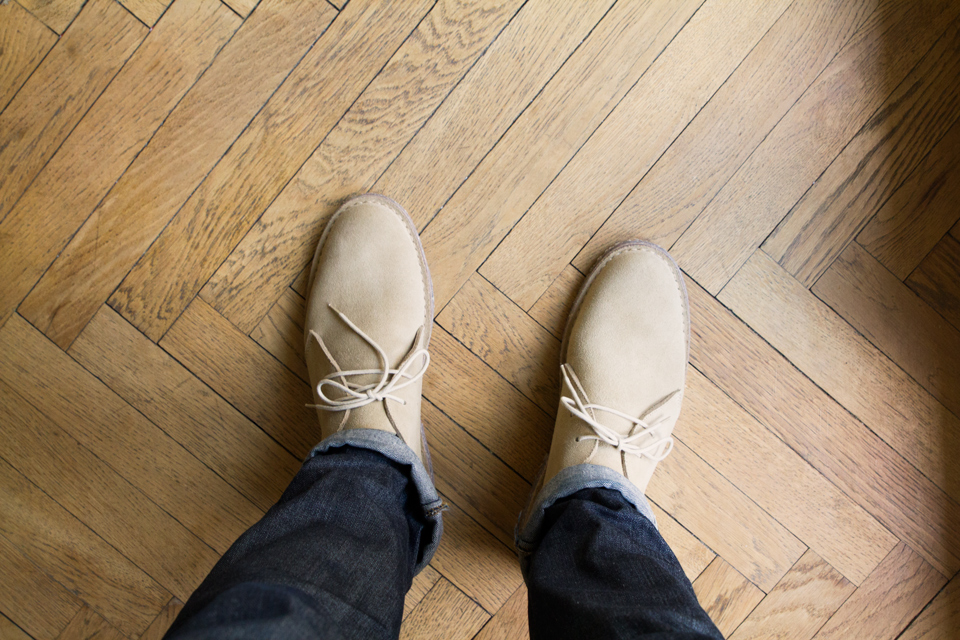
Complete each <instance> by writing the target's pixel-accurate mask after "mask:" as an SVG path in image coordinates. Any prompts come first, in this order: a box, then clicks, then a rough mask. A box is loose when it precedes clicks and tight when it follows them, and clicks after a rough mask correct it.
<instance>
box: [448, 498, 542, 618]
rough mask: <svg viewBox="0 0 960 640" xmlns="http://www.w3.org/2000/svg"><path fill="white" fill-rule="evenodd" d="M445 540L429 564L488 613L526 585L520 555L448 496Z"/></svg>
mask: <svg viewBox="0 0 960 640" xmlns="http://www.w3.org/2000/svg"><path fill="white" fill-rule="evenodd" d="M440 497H441V498H443V499H444V502H446V503H447V505H448V506H449V507H450V508H449V509H448V510H447V511H445V512H444V514H443V538H441V540H440V546H439V547H438V548H437V553H436V555H434V557H433V560H432V561H431V562H430V564H431V565H432V566H433V567H434V568H435V569H436V570H437V571H439V572H440V574H441V575H442V576H443V577H444V578H446V579H447V580H449V581H450V582H452V583H453V584H454V585H455V586H456V587H457V588H458V589H460V590H461V591H463V592H464V593H465V594H466V595H467V596H468V597H470V598H472V599H473V600H475V601H476V602H478V603H479V604H480V606H481V607H483V608H484V609H485V610H486V611H487V612H491V611H497V610H498V609H500V607H502V606H503V604H504V603H505V602H506V601H507V600H508V599H509V598H510V596H511V595H513V593H514V592H515V591H516V590H517V588H518V587H519V586H520V585H521V584H522V583H523V578H522V576H521V575H520V566H519V564H518V563H517V554H516V551H515V550H514V549H513V548H512V547H508V546H507V545H505V544H503V543H502V542H500V541H499V540H497V539H496V538H495V537H494V536H493V535H491V534H490V533H488V532H487V531H485V530H484V529H483V527H481V526H480V525H479V524H477V522H475V521H474V520H473V519H472V518H470V516H468V515H467V514H466V513H464V512H463V511H462V510H461V509H460V508H459V507H457V505H456V504H455V503H452V502H451V501H450V500H449V499H448V497H447V496H444V495H443V494H441V495H440Z"/></svg>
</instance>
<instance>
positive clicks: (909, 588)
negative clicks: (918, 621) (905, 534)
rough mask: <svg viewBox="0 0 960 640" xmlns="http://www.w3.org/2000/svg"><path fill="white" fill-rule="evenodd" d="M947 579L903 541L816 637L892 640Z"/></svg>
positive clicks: (820, 638) (822, 639) (824, 639)
mask: <svg viewBox="0 0 960 640" xmlns="http://www.w3.org/2000/svg"><path fill="white" fill-rule="evenodd" d="M945 582H946V579H945V578H944V577H943V576H941V575H940V574H938V573H937V572H936V570H935V569H934V568H933V567H931V566H930V565H928V564H927V563H926V562H924V561H923V559H922V558H921V557H920V556H918V555H917V554H916V553H914V552H913V551H912V550H911V549H910V547H908V546H907V545H906V544H903V543H901V544H899V545H897V547H896V548H895V549H894V550H893V551H891V552H890V555H888V556H887V557H886V558H885V559H884V561H883V562H882V563H880V566H879V567H877V568H876V570H874V572H873V573H872V574H870V577H869V578H868V579H867V580H866V581H864V583H863V584H862V585H860V588H859V589H857V590H856V592H855V593H854V594H853V595H852V596H850V598H849V599H848V600H847V601H846V602H844V603H843V606H842V607H840V609H839V610H838V611H837V613H836V614H834V616H833V617H832V618H830V620H829V621H828V622H827V624H825V625H824V626H823V628H822V629H821V630H820V632H819V633H818V634H817V635H816V636H814V637H815V638H817V640H830V639H831V638H851V637H857V638H863V639H864V640H888V639H889V640H892V639H893V638H896V637H897V636H898V635H899V634H900V632H901V631H902V630H903V628H904V627H906V626H907V624H908V623H909V622H910V620H912V619H913V617H914V616H916V615H917V614H918V613H920V610H921V609H923V607H924V605H926V604H927V603H928V602H929V601H930V599H931V598H933V596H934V595H935V594H936V593H937V591H939V590H940V587H942V586H943V584H944V583H945Z"/></svg>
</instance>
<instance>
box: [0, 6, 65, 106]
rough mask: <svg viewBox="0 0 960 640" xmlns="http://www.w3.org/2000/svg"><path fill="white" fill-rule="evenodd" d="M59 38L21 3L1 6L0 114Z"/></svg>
mask: <svg viewBox="0 0 960 640" xmlns="http://www.w3.org/2000/svg"><path fill="white" fill-rule="evenodd" d="M56 41H57V37H56V36H55V35H54V34H53V33H52V32H51V31H50V30H49V29H47V28H46V27H45V26H44V25H43V23H42V22H40V21H39V20H37V19H36V18H34V17H33V16H32V15H30V12H29V11H27V10H26V9H24V8H23V7H22V6H20V4H19V3H17V2H11V3H10V4H5V5H0V51H3V57H2V58H0V112H2V111H3V109H4V108H6V106H7V105H8V104H9V103H10V101H11V100H12V99H13V96H15V95H16V93H17V91H18V90H19V89H20V87H22V86H23V83H24V82H26V81H27V78H29V77H30V74H31V73H33V70H34V69H36V68H37V65H38V64H40V61H41V60H43V57H44V56H45V55H47V52H48V51H50V47H52V46H53V45H54V44H55V43H56Z"/></svg>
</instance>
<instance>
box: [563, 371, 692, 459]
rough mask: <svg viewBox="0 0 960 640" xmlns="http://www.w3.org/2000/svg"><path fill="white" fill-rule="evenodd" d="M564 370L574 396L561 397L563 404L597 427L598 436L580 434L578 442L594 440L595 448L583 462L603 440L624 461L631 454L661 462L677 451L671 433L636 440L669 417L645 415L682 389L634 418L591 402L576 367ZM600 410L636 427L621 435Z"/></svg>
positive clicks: (595, 430) (595, 450) (678, 391)
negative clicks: (605, 421)
mask: <svg viewBox="0 0 960 640" xmlns="http://www.w3.org/2000/svg"><path fill="white" fill-rule="evenodd" d="M560 372H561V373H563V381H564V384H565V385H566V387H567V388H568V389H569V390H570V395H572V396H573V397H572V398H569V397H567V396H561V398H560V404H562V405H563V406H564V407H566V409H567V411H569V412H570V413H571V414H572V415H574V416H575V417H577V418H580V419H581V420H583V421H584V422H585V423H587V425H588V426H589V427H590V428H591V429H593V432H594V433H595V434H596V435H594V436H579V437H577V442H581V441H583V440H593V441H594V443H593V450H591V452H590V455H588V456H587V459H586V460H584V461H583V463H582V464H586V463H588V462H590V461H591V460H592V459H593V456H594V455H596V453H597V451H598V450H599V448H600V443H601V442H603V443H605V444H608V445H610V446H611V447H614V448H616V450H617V452H618V453H620V454H621V463H623V456H624V455H627V454H629V455H634V456H640V457H645V458H649V459H650V460H653V461H654V462H659V461H660V460H663V459H664V458H666V457H667V456H668V455H670V452H671V451H673V438H672V437H671V436H665V437H663V438H658V439H656V440H654V441H653V442H651V443H649V444H646V445H643V446H640V445H637V444H634V443H635V442H636V441H637V440H640V439H641V438H643V437H644V436H647V435H649V434H652V433H653V430H654V429H656V428H657V427H658V426H660V425H661V424H663V422H664V420H666V416H660V417H659V418H657V419H656V420H654V421H653V422H649V423H648V422H646V421H645V420H644V418H645V417H646V416H648V415H650V414H651V413H653V412H654V411H656V410H657V409H659V408H660V407H662V406H663V405H664V404H666V403H667V402H668V401H669V400H670V399H671V398H673V397H674V396H675V395H677V394H678V393H680V390H679V389H677V390H676V391H674V392H672V393H670V394H668V395H667V396H665V397H664V398H663V399H661V400H659V401H658V402H656V403H654V405H653V406H652V407H650V408H649V409H647V410H646V411H644V412H643V413H642V414H641V415H640V417H637V418H634V417H633V416H630V415H627V414H626V413H623V412H622V411H617V410H616V409H611V408H610V407H604V406H602V405H599V404H593V403H591V402H589V398H587V393H586V391H584V389H583V385H581V384H580V380H579V378H577V374H576V373H574V371H573V368H572V367H571V366H570V365H569V364H563V365H561V366H560ZM597 411H604V412H607V413H610V414H613V415H615V416H617V417H620V418H623V419H624V420H628V421H630V422H631V423H632V424H633V428H631V429H630V431H629V433H627V435H625V436H624V435H621V434H619V433H617V432H616V431H614V430H613V429H611V428H610V427H608V426H606V425H603V424H601V423H600V422H599V421H598V420H597V416H596V412H597ZM638 429H639V430H638ZM623 475H627V473H626V465H625V464H624V465H623Z"/></svg>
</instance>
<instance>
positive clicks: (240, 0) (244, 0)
mask: <svg viewBox="0 0 960 640" xmlns="http://www.w3.org/2000/svg"><path fill="white" fill-rule="evenodd" d="M259 2H260V0H224V4H226V5H227V6H228V7H230V8H231V9H233V10H234V11H236V12H237V13H238V14H239V15H240V17H242V18H246V17H247V16H248V15H250V12H251V11H253V10H254V9H255V8H256V7H257V6H258V3H259ZM317 4H321V3H319V2H318V3H317ZM330 4H332V5H335V6H336V7H337V8H338V9H342V8H343V4H346V2H344V3H343V4H338V3H336V2H332V3H330Z"/></svg>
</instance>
